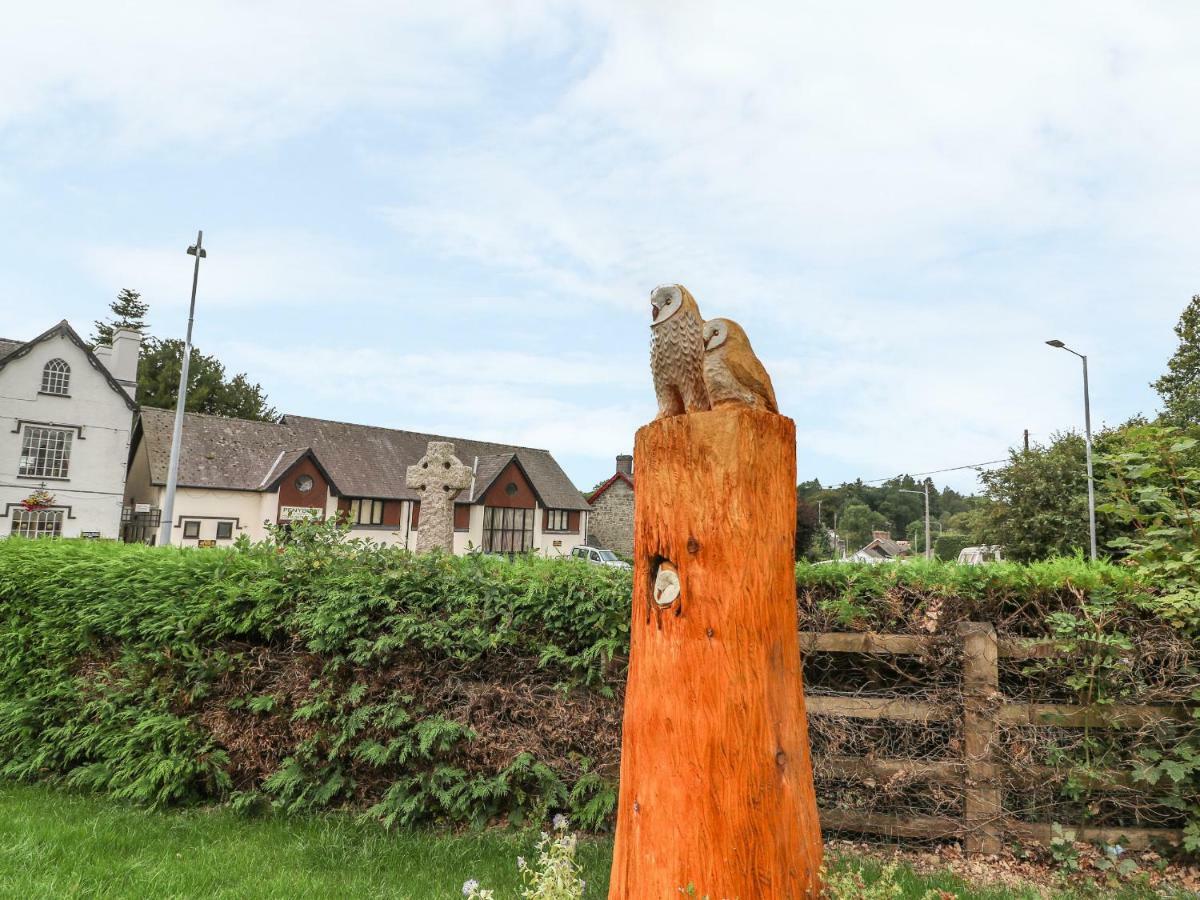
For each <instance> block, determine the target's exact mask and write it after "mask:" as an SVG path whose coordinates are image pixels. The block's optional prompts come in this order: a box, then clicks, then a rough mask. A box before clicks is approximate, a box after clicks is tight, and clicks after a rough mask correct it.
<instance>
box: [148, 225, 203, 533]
mask: <svg viewBox="0 0 1200 900" xmlns="http://www.w3.org/2000/svg"><path fill="white" fill-rule="evenodd" d="M187 252H188V256H194V257H196V265H195V267H194V268H193V269H192V302H191V305H190V306H188V323H187V338H186V339H185V340H184V342H183V360H182V362H181V365H180V367H179V393H178V395H176V397H175V428H174V429H173V430H172V432H171V461H170V463H169V464H168V466H167V496H166V499H165V500H164V501H163V515H162V531H161V536H160V538H159V543H160V544H161V545H162V546H164V547H166V546H168V545H170V543H171V519H172V518H173V517H174V516H175V488H176V485H177V484H178V483H179V450H180V446H181V444H182V443H183V410H184V407H185V406H187V385H188V366H189V364H190V363H191V361H192V322H193V321H194V320H195V318H196V285H197V284H198V283H199V281H200V260H202V259H204V258H206V257H207V256H208V252H207V251H206V250H205V249H204V232H203V231H197V232H196V243H195V244H193V245H192V246H190V247H188V249H187Z"/></svg>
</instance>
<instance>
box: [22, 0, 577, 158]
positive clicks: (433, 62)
mask: <svg viewBox="0 0 1200 900" xmlns="http://www.w3.org/2000/svg"><path fill="white" fill-rule="evenodd" d="M545 7H546V5H545V4H544V3H542V2H539V0H524V2H515V3H506V4H504V5H503V6H498V5H496V4H492V3H487V2H465V3H456V4H452V5H447V4H430V3H421V2H387V3H380V2H363V0H350V2H342V3H337V4H329V3H316V2H299V3H297V2H283V0H264V2H255V3H242V2H236V0H217V2H211V3H207V4H205V5H204V6H203V8H194V7H184V6H178V5H173V4H163V3H158V2H152V0H134V2H123V3H109V4H96V3H85V2H67V3H56V4H53V5H49V6H48V5H45V4H42V5H39V4H19V5H10V7H8V8H6V9H5V21H4V29H3V30H2V31H0V125H3V126H6V127H7V128H8V129H9V130H10V140H15V139H16V138H14V136H13V133H12V132H13V130H15V131H16V132H17V133H18V134H21V135H24V137H25V139H27V140H34V139H36V138H38V137H39V136H48V137H51V138H52V139H54V140H55V141H62V142H65V141H70V140H71V139H78V138H80V137H82V136H90V137H94V136H95V135H86V130H87V129H88V128H89V127H91V126H89V125H88V124H86V123H88V122H90V120H91V117H99V118H100V119H101V120H102V121H103V123H104V124H103V126H101V128H100V131H101V135H102V138H103V139H102V140H101V141H98V142H94V143H93V142H89V145H88V146H85V147H78V148H71V149H69V150H68V149H67V148H66V147H65V146H59V147H57V148H56V150H57V151H58V154H56V155H59V154H61V155H63V156H73V155H75V154H76V153H86V152H96V151H97V150H100V149H104V148H105V147H108V148H109V149H115V150H119V151H125V152H130V151H137V150H144V149H147V148H152V147H155V146H158V145H161V144H163V143H176V142H182V143H186V144H193V143H198V144H202V145H204V146H205V147H206V148H208V149H209V150H210V151H211V152H218V153H219V152H221V151H223V150H227V149H231V148H235V147H239V146H244V145H247V144H254V143H259V142H262V141H266V140H273V139H278V138H281V137H287V136H290V135H294V134H298V133H302V132H303V131H304V130H306V129H309V128H311V127H313V126H314V125H316V124H318V123H320V122H322V121H324V120H326V119H327V118H328V117H330V116H333V115H336V114H338V113H340V112H344V111H345V110H346V109H348V108H416V109H421V108H429V107H436V106H439V105H442V104H446V103H454V102H460V101H462V100H464V99H469V98H471V97H473V96H475V95H476V94H477V92H478V91H479V89H480V83H481V76H482V73H483V72H484V71H485V70H486V66H487V64H488V63H489V62H491V61H493V59H494V56H493V55H494V54H495V53H496V52H497V51H498V50H499V49H502V48H504V47H506V46H508V45H510V44H513V43H518V44H522V45H523V46H527V47H528V52H530V53H538V52H543V51H546V50H552V49H553V47H554V46H555V44H554V41H555V34H556V29H555V27H554V26H553V22H552V21H547V13H546V8H545ZM531 31H533V32H535V33H536V35H537V37H538V40H539V43H538V44H525V43H524V42H525V41H526V40H527V38H528V37H529V36H530V33H531Z"/></svg>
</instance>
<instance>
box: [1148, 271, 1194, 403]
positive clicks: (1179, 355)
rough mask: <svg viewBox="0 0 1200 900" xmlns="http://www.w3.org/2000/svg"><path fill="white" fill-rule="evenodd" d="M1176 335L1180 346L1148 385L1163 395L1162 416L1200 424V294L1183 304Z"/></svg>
mask: <svg viewBox="0 0 1200 900" xmlns="http://www.w3.org/2000/svg"><path fill="white" fill-rule="evenodd" d="M1175 335H1176V336H1177V337H1178V338H1179V347H1178V348H1177V349H1176V350H1175V355H1174V356H1172V357H1171V360H1170V362H1168V363H1167V371H1166V372H1165V373H1163V375H1162V377H1161V378H1159V379H1158V380H1157V381H1155V382H1154V384H1153V385H1151V387H1153V388H1154V390H1156V391H1157V392H1158V395H1159V397H1161V398H1162V401H1163V419H1165V420H1166V421H1167V423H1169V424H1172V425H1182V426H1185V427H1186V426H1188V425H1196V424H1200V294H1196V295H1195V296H1194V297H1192V300H1191V302H1190V303H1189V304H1188V305H1187V306H1186V307H1185V308H1184V310H1183V315H1181V316H1180V317H1179V322H1178V323H1177V324H1176V325H1175Z"/></svg>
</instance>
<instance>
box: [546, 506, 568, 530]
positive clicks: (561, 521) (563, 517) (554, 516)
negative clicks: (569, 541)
mask: <svg viewBox="0 0 1200 900" xmlns="http://www.w3.org/2000/svg"><path fill="white" fill-rule="evenodd" d="M545 530H546V531H553V532H556V533H558V534H567V533H569V532H570V531H571V511H570V510H567V509H548V510H546V528H545Z"/></svg>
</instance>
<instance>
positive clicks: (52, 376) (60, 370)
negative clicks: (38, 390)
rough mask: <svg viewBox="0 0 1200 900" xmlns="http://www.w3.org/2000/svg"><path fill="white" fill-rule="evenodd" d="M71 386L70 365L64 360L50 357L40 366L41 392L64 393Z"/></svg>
mask: <svg viewBox="0 0 1200 900" xmlns="http://www.w3.org/2000/svg"><path fill="white" fill-rule="evenodd" d="M70 387H71V367H70V366H68V365H67V363H66V361H65V360H62V359H52V360H50V362H48V363H46V365H45V366H44V367H43V368H42V393H43V394H59V395H65V394H66V393H67V391H68V390H69V389H70Z"/></svg>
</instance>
